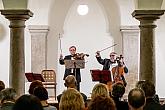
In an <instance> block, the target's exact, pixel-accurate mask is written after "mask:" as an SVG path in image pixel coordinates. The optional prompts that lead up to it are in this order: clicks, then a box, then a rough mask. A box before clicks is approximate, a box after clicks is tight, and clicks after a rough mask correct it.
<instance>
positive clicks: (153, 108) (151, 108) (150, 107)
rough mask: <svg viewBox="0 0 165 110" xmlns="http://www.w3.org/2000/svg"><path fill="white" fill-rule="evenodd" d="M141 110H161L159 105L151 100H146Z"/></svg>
mask: <svg viewBox="0 0 165 110" xmlns="http://www.w3.org/2000/svg"><path fill="white" fill-rule="evenodd" d="M143 110H161V105H160V104H159V103H156V102H155V101H154V99H153V98H147V99H146V105H145V106H144V109H143Z"/></svg>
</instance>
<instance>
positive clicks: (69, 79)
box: [64, 75, 77, 88]
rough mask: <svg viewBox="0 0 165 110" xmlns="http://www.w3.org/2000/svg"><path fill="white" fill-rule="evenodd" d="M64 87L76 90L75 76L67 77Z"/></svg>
mask: <svg viewBox="0 0 165 110" xmlns="http://www.w3.org/2000/svg"><path fill="white" fill-rule="evenodd" d="M64 84H65V86H66V87H67V88H68V87H70V88H76V85H77V81H76V78H75V76H73V75H68V76H67V77H66V78H65V83H64Z"/></svg>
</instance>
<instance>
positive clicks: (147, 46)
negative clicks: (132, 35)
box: [132, 10, 164, 84]
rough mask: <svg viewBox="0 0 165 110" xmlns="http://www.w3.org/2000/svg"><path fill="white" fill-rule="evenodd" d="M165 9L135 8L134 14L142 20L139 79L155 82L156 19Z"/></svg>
mask: <svg viewBox="0 0 165 110" xmlns="http://www.w3.org/2000/svg"><path fill="white" fill-rule="evenodd" d="M163 14H164V10H135V11H134V12H133V13H132V16H133V17H135V18H136V19H138V20H139V21H140V25H139V27H140V71H139V72H140V73H139V80H150V81H152V82H153V83H154V84H155V79H156V78H155V76H156V75H155V34H154V30H155V27H156V25H155V24H154V21H156V20H157V19H159V17H160V16H161V15H163Z"/></svg>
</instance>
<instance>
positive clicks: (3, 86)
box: [0, 80, 5, 91]
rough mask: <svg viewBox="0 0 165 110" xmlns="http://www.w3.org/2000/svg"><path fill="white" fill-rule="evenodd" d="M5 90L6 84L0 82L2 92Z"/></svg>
mask: <svg viewBox="0 0 165 110" xmlns="http://www.w3.org/2000/svg"><path fill="white" fill-rule="evenodd" d="M3 89H5V84H4V82H3V81H1V80H0V91H1V90H3Z"/></svg>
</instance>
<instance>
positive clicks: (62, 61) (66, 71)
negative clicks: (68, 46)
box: [59, 55, 81, 82]
mask: <svg viewBox="0 0 165 110" xmlns="http://www.w3.org/2000/svg"><path fill="white" fill-rule="evenodd" d="M71 57H72V56H71V55H67V56H65V58H64V59H59V63H60V64H61V65H64V60H71ZM75 73H76V75H75ZM68 75H74V76H75V77H76V80H77V82H81V75H80V69H79V68H77V69H75V70H74V74H73V73H71V69H65V74H64V78H63V80H65V78H66V77H67V76H68Z"/></svg>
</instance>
